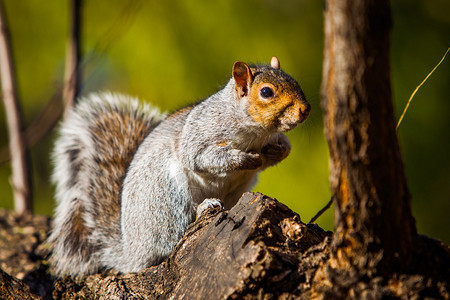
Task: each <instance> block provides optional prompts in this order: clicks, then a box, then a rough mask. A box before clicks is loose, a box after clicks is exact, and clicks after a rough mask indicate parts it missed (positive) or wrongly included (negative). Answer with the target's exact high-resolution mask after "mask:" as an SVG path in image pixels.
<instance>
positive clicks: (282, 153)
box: [261, 135, 291, 166]
mask: <svg viewBox="0 0 450 300" xmlns="http://www.w3.org/2000/svg"><path fill="white" fill-rule="evenodd" d="M290 152H291V143H290V142H289V140H288V138H287V137H286V136H285V135H280V136H279V138H278V139H277V140H276V141H274V142H271V143H268V144H267V145H265V146H264V147H263V148H262V149H261V153H262V154H263V155H264V157H265V158H266V164H267V165H268V166H271V165H274V164H276V163H279V162H280V161H282V160H283V159H285V158H286V157H287V156H288V155H289V153H290Z"/></svg>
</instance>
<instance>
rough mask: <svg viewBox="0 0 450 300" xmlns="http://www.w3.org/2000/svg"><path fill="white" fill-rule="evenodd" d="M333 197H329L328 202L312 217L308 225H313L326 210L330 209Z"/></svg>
mask: <svg viewBox="0 0 450 300" xmlns="http://www.w3.org/2000/svg"><path fill="white" fill-rule="evenodd" d="M333 200H334V196H332V197H331V199H330V201H328V203H327V205H325V206H324V208H322V209H321V210H319V212H318V213H317V214H316V215H315V216H314V217H312V219H311V221H309V223H314V222H315V221H316V220H317V219H318V218H319V217H320V216H321V215H322V214H323V213H324V212H325V211H326V210H327V209H329V208H330V207H331V204H333Z"/></svg>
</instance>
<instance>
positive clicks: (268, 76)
mask: <svg viewBox="0 0 450 300" xmlns="http://www.w3.org/2000/svg"><path fill="white" fill-rule="evenodd" d="M233 78H234V82H235V89H236V94H237V98H238V99H239V101H246V102H247V105H246V106H247V113H248V115H249V116H250V117H251V118H252V119H253V121H255V122H257V123H258V124H260V125H261V126H263V127H264V128H266V129H267V130H270V131H272V130H274V131H289V130H291V129H293V128H295V127H297V125H298V124H300V123H302V122H304V121H305V120H306V118H307V117H308V115H309V112H310V110H311V106H310V105H309V103H308V101H306V99H305V95H304V94H303V92H302V90H301V88H300V86H299V84H298V83H297V81H295V80H294V79H293V78H292V77H291V76H289V75H287V74H286V73H284V72H283V71H282V70H280V62H279V60H278V59H277V58H276V57H272V61H271V64H270V66H252V67H249V66H248V65H247V64H245V63H243V62H240V61H237V62H235V63H234V65H233ZM244 99H245V100H244Z"/></svg>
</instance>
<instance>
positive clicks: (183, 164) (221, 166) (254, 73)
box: [50, 63, 310, 277]
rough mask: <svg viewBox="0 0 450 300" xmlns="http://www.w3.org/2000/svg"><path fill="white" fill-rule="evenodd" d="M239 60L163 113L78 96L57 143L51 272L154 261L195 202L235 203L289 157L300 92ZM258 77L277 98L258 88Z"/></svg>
mask: <svg viewBox="0 0 450 300" xmlns="http://www.w3.org/2000/svg"><path fill="white" fill-rule="evenodd" d="M278 65H279V63H278ZM275 66H276V64H275ZM235 67H236V68H238V67H239V68H240V69H239V70H238V71H239V72H235V71H236V70H235V69H233V76H234V77H233V78H231V79H230V81H229V82H228V83H227V84H226V85H225V87H224V88H223V89H221V90H220V91H218V92H217V93H215V94H214V95H212V96H211V97H209V98H207V99H206V100H204V101H202V102H200V103H198V104H195V105H191V106H188V107H185V108H183V109H180V110H178V111H176V112H174V113H173V114H171V115H169V116H168V117H166V118H164V117H163V116H162V115H161V114H160V113H159V111H158V110H155V109H152V108H150V107H147V106H144V107H140V106H139V105H138V103H137V102H136V100H134V99H130V98H128V97H126V96H118V95H113V94H94V95H90V96H88V97H87V98H83V99H81V101H80V103H79V104H78V105H77V107H76V108H75V109H74V110H73V111H71V112H70V113H69V114H68V116H67V118H66V119H65V120H64V121H63V123H62V125H61V129H60V137H59V138H58V140H57V142H56V146H55V152H54V164H55V169H54V173H53V181H54V182H55V183H56V188H57V193H56V199H57V209H56V216H55V221H54V226H53V232H52V235H51V237H50V241H51V242H52V243H53V245H54V248H53V257H52V265H53V267H54V270H55V272H56V274H57V275H60V276H61V275H64V274H70V275H73V276H78V277H79V276H82V275H85V274H89V273H94V272H97V271H100V270H102V269H116V270H118V271H120V272H135V271H139V270H141V269H143V268H145V267H148V266H151V265H154V264H157V263H159V262H160V261H161V260H162V259H164V258H165V257H167V255H169V253H170V252H171V251H172V248H173V247H174V246H175V244H176V243H177V242H178V241H179V240H180V239H181V237H182V235H183V234H184V231H185V230H186V227H187V226H188V224H189V223H191V222H192V221H193V219H194V218H195V214H196V208H197V206H198V204H200V203H202V201H204V200H205V199H208V200H207V201H208V203H206V205H210V203H214V201H212V200H211V199H212V198H217V199H220V200H221V201H222V202H223V204H224V206H225V208H230V207H232V206H233V205H234V204H235V203H236V202H237V200H238V199H239V197H240V196H241V195H242V193H243V192H245V191H248V190H250V188H251V187H252V186H253V185H254V184H255V182H256V178H257V174H258V173H259V172H260V171H262V170H264V169H265V168H267V167H269V166H272V165H275V164H277V163H279V162H280V161H281V160H283V159H284V158H286V156H287V155H288V154H289V152H290V149H291V146H290V143H289V140H288V139H287V137H286V136H285V135H283V134H282V133H281V132H283V131H287V130H290V129H292V128H294V127H295V126H297V124H299V123H301V122H303V121H304V120H305V119H306V118H307V116H308V114H309V110H310V108H309V104H308V103H307V102H306V100H305V98H304V95H303V92H302V91H301V89H300V87H299V85H298V84H297V82H296V81H295V80H293V79H292V78H291V77H290V76H288V75H287V74H285V73H284V72H282V71H281V70H279V69H278V68H273V67H270V66H255V67H252V68H249V67H248V66H247V65H246V64H243V63H238V64H237V65H235ZM264 86H270V87H272V88H273V89H274V91H275V95H274V97H273V98H271V99H262V98H261V97H260V94H259V91H260V89H261V88H262V87H264ZM161 119H163V120H162V121H161V122H160V120H161Z"/></svg>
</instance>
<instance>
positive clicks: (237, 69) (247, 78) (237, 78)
mask: <svg viewBox="0 0 450 300" xmlns="http://www.w3.org/2000/svg"><path fill="white" fill-rule="evenodd" d="M233 78H234V82H235V83H236V91H237V93H238V95H239V97H241V98H242V97H244V96H246V95H247V94H248V89H249V87H250V84H251V83H252V82H253V75H252V72H251V71H250V68H249V67H248V66H247V64H246V63H243V62H242V61H237V62H235V63H234V65H233Z"/></svg>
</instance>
